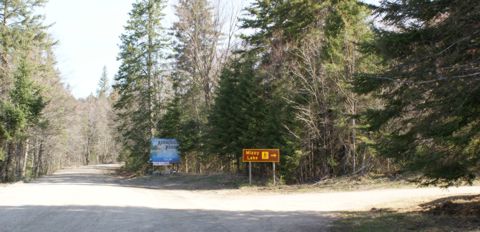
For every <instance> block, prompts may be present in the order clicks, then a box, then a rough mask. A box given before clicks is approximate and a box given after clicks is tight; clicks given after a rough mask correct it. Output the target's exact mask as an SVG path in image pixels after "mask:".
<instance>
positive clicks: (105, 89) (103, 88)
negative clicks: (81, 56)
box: [97, 66, 110, 98]
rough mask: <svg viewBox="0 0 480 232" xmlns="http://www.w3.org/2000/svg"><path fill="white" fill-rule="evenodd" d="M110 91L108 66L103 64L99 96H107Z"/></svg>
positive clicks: (99, 82) (98, 90)
mask: <svg viewBox="0 0 480 232" xmlns="http://www.w3.org/2000/svg"><path fill="white" fill-rule="evenodd" d="M109 91H110V84H109V83H108V72H107V67H106V66H103V70H102V75H101V76H100V80H99V81H98V89H97V96H98V97H99V98H101V97H106V96H107V95H108V94H109Z"/></svg>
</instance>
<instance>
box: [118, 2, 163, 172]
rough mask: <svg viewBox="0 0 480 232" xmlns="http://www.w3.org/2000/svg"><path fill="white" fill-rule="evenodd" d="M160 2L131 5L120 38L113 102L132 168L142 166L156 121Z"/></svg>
mask: <svg viewBox="0 0 480 232" xmlns="http://www.w3.org/2000/svg"><path fill="white" fill-rule="evenodd" d="M164 8H165V1H163V0H138V1H137V2H136V3H134V4H133V9H132V11H131V12H130V19H129V21H128V22H127V26H126V27H125V32H124V34H123V35H122V36H121V41H122V44H121V46H120V50H121V51H120V54H119V60H120V61H121V65H120V68H119V71H118V73H117V76H116V79H115V80H116V85H115V86H114V88H115V90H116V91H117V92H118V95H119V96H118V99H117V102H116V103H115V109H116V110H117V114H118V119H119V120H120V122H119V128H118V129H119V131H120V132H121V133H122V140H123V145H124V149H125V150H126V152H127V153H128V156H129V159H128V160H127V164H128V165H129V166H130V167H132V168H140V167H142V166H145V164H147V161H148V157H149V155H148V154H149V149H150V146H149V142H150V139H151V138H152V137H153V136H154V134H155V127H156V125H157V122H158V119H159V117H160V116H159V114H160V112H159V108H160V107H161V106H160V105H159V104H160V99H157V96H159V95H158V92H159V91H160V90H161V88H162V86H160V84H161V79H162V75H163V74H162V63H161V62H162V59H164V58H165V54H164V49H165V47H166V38H165V35H164V32H163V28H162V27H161V22H162V19H163V14H162V10H163V9H164Z"/></svg>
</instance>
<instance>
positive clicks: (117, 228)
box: [0, 205, 330, 232]
mask: <svg viewBox="0 0 480 232" xmlns="http://www.w3.org/2000/svg"><path fill="white" fill-rule="evenodd" d="M329 220H330V217H329V216H328V215H327V214H321V213H318V212H272V211H246V212H231V211H214V210H195V209H189V210H183V209H153V208H143V207H109V206H72V205H71V206H11V207H9V206H2V207H0V225H1V227H0V230H1V231H2V232H30V231H36V232H64V231H69V232H80V231H102V232H109V231H111V232H123V231H137V232H140V231H208V232H216V231H232V232H233V231H235V232H236V231H248V232H253V231H284V232H287V231H292V232H293V231H295V232H296V231H306V232H309V231H324V230H326V229H327V224H328V223H327V222H328V221H329Z"/></svg>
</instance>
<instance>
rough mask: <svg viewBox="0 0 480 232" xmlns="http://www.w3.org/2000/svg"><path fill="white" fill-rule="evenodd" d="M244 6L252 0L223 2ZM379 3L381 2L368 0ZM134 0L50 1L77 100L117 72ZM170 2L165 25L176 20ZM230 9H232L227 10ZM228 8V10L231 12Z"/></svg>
mask: <svg viewBox="0 0 480 232" xmlns="http://www.w3.org/2000/svg"><path fill="white" fill-rule="evenodd" d="M223 1H226V2H230V3H233V4H237V5H239V4H243V5H245V4H246V2H248V1H251V0H243V1H241V0H223ZM365 1H367V2H377V1H378V0H365ZM133 2H134V0H49V2H48V3H47V5H46V7H45V9H44V10H43V12H44V13H45V15H46V23H47V24H53V25H52V27H51V28H50V29H49V31H50V33H51V34H52V35H53V37H54V38H55V39H56V40H58V42H59V44H58V45H57V46H56V47H55V54H56V56H57V61H58V64H57V68H58V69H59V71H60V73H61V77H62V79H63V81H64V82H65V83H66V84H68V85H69V86H70V89H71V91H72V93H73V95H74V96H75V97H76V98H84V97H87V96H88V95H89V94H91V93H95V90H96V88H97V83H98V80H99V78H100V75H101V73H102V69H103V66H106V67H107V71H108V74H109V78H110V80H112V79H113V76H114V74H115V73H116V72H117V68H118V65H119V63H118V61H117V59H116V58H117V54H118V45H119V43H120V39H119V36H120V35H121V33H122V32H123V26H124V25H125V23H126V21H127V20H128V12H129V11H130V9H131V5H132V3H133ZM174 3H175V0H169V3H168V4H167V9H166V12H165V13H166V24H167V26H168V24H169V23H171V22H172V21H173V20H174V14H173V4H174ZM226 8H228V9H231V7H226ZM228 9H226V10H228Z"/></svg>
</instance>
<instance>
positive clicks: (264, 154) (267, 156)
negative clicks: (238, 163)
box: [242, 149, 280, 185]
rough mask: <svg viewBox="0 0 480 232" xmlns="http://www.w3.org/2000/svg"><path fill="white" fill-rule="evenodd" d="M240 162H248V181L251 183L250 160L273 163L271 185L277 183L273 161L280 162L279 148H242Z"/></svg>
mask: <svg viewBox="0 0 480 232" xmlns="http://www.w3.org/2000/svg"><path fill="white" fill-rule="evenodd" d="M242 162H248V181H249V183H250V185H252V162H253V163H272V164H273V185H276V184H277V180H276V179H277V177H276V173H275V163H277V162H280V149H243V154H242Z"/></svg>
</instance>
